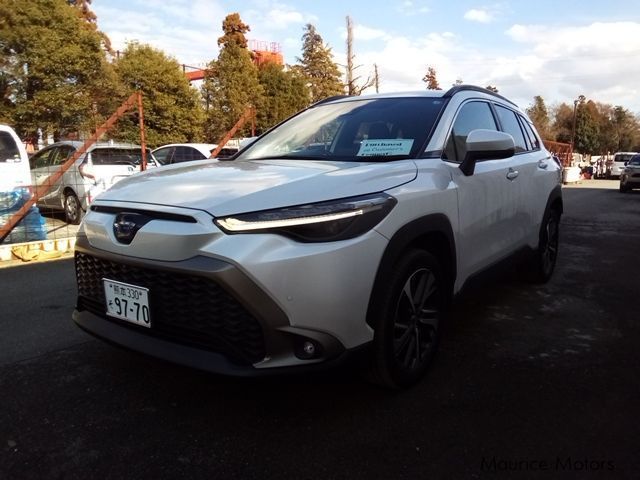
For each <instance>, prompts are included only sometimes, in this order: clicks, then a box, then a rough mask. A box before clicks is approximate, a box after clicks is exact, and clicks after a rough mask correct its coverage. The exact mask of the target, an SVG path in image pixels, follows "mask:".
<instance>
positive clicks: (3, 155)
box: [0, 132, 20, 162]
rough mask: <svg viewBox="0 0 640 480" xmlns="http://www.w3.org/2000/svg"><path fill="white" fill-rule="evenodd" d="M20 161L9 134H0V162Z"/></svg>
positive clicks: (16, 148) (13, 141) (18, 152)
mask: <svg viewBox="0 0 640 480" xmlns="http://www.w3.org/2000/svg"><path fill="white" fill-rule="evenodd" d="M7 160H20V151H19V150H18V146H17V145H16V142H15V140H14V139H13V137H12V136H11V135H10V134H9V132H0V162H6V161H7Z"/></svg>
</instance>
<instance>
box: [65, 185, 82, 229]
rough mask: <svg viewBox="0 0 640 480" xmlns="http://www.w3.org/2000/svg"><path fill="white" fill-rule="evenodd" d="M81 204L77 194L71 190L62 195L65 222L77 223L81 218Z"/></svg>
mask: <svg viewBox="0 0 640 480" xmlns="http://www.w3.org/2000/svg"><path fill="white" fill-rule="evenodd" d="M82 213H83V212H82V205H80V200H79V199H78V196H77V195H76V194H75V193H73V192H67V193H66V194H65V195H64V215H65V218H66V220H67V223H70V224H71V225H79V224H80V221H81V220H82Z"/></svg>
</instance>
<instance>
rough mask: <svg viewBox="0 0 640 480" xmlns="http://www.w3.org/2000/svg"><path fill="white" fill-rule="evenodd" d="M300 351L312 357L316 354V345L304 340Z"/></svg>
mask: <svg viewBox="0 0 640 480" xmlns="http://www.w3.org/2000/svg"><path fill="white" fill-rule="evenodd" d="M302 351H303V352H304V353H306V354H307V355H309V356H310V357H313V356H314V355H315V354H316V346H315V345H314V344H313V343H311V342H304V343H303V344H302Z"/></svg>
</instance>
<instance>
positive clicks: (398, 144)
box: [358, 138, 413, 157]
mask: <svg viewBox="0 0 640 480" xmlns="http://www.w3.org/2000/svg"><path fill="white" fill-rule="evenodd" d="M412 146H413V139H412V138H399V139H396V140H384V139H379V140H377V139H375V138H371V139H367V140H363V141H362V143H361V144H360V150H358V157H380V156H382V157H384V156H387V155H409V152H411V147H412Z"/></svg>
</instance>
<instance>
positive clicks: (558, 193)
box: [544, 185, 564, 215]
mask: <svg viewBox="0 0 640 480" xmlns="http://www.w3.org/2000/svg"><path fill="white" fill-rule="evenodd" d="M551 209H558V210H559V211H560V214H561V215H562V214H563V213H564V204H563V202H562V187H561V186H560V185H556V186H555V187H554V189H553V190H551V193H550V194H549V198H548V199H547V205H546V206H545V209H544V213H545V215H546V214H547V212H549V211H550V210H551Z"/></svg>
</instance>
